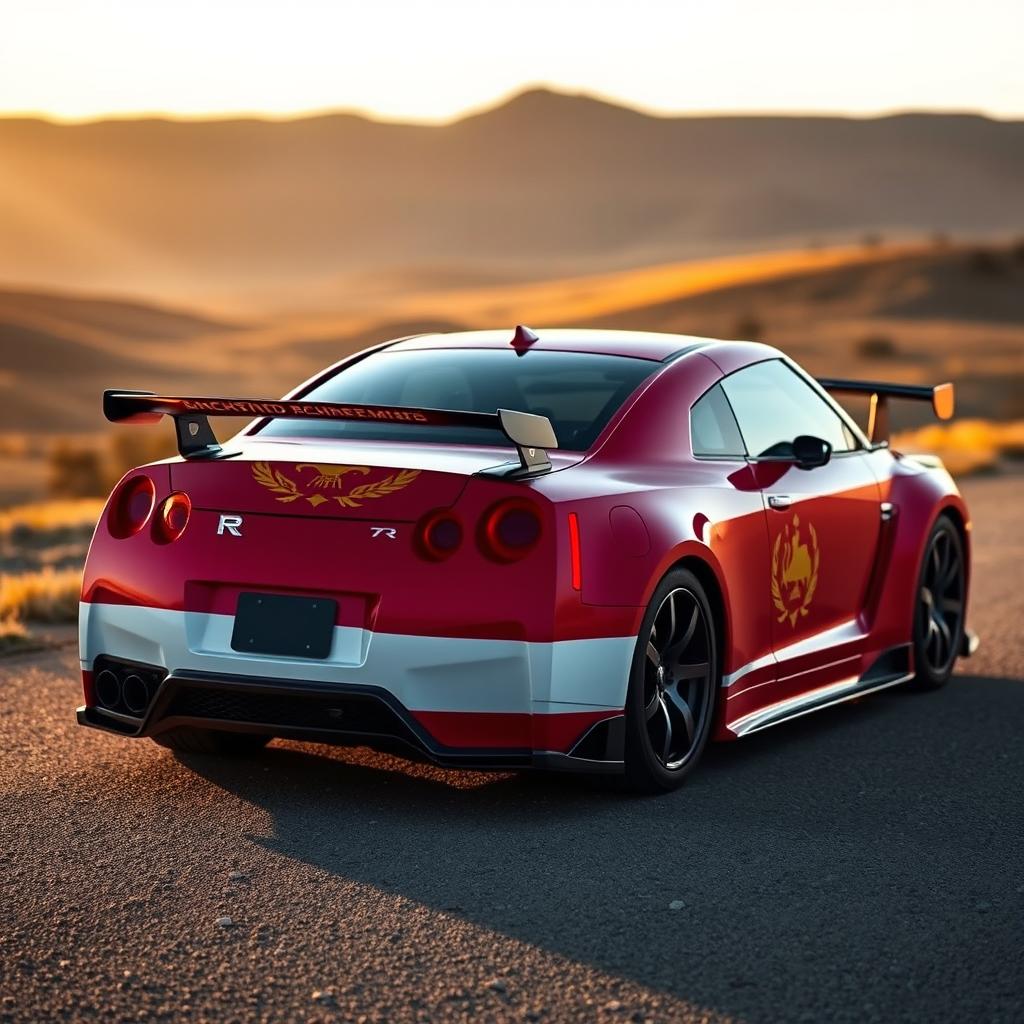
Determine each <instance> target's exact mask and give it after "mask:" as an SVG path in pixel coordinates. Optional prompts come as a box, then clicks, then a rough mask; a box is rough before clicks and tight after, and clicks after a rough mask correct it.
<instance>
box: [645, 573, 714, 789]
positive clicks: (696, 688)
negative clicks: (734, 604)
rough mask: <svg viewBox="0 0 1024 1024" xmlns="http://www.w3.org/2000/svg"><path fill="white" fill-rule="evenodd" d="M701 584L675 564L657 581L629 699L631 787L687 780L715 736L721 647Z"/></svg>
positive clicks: (669, 785)
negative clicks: (712, 721)
mask: <svg viewBox="0 0 1024 1024" xmlns="http://www.w3.org/2000/svg"><path fill="white" fill-rule="evenodd" d="M714 626H715V624H714V619H713V617H712V612H711V605H710V604H709V602H708V599H707V595H706V594H705V593H704V588H703V587H702V586H701V584H700V581H699V580H698V579H697V577H696V576H694V575H693V573H691V572H689V571H688V570H686V569H674V570H672V572H670V573H669V574H668V575H667V576H666V577H665V578H664V579H663V580H662V581H661V583H659V584H658V587H657V589H656V590H655V591H654V596H653V597H652V598H651V603H650V605H649V607H648V609H647V614H646V615H645V616H644V620H643V624H642V625H641V627H640V633H639V635H638V637H637V646H636V651H635V653H634V655H633V664H632V668H631V671H630V680H629V690H628V693H627V696H626V766H625V767H626V784H627V786H628V788H630V789H632V790H634V791H635V792H640V793H664V792H668V791H669V790H673V789H675V788H676V787H678V786H680V785H682V783H683V782H684V781H685V779H686V778H687V776H688V775H689V774H690V772H691V771H693V769H694V767H695V766H696V764H697V762H698V761H699V760H700V756H701V754H702V753H703V751H704V747H705V746H706V745H707V741H708V736H709V735H710V734H711V720H712V717H713V715H714V709H715V694H716V692H717V686H718V650H717V643H716V640H715V628H714Z"/></svg>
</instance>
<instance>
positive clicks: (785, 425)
mask: <svg viewBox="0 0 1024 1024" xmlns="http://www.w3.org/2000/svg"><path fill="white" fill-rule="evenodd" d="M722 388H723V390H724V391H725V394H726V396H727V397H728V399H729V404H730V405H731V406H732V409H733V411H734V412H735V413H736V419H737V420H738V421H739V425H740V431H741V432H742V434H743V440H744V441H745V442H746V445H747V450H748V451H749V452H750V454H751V455H752V456H755V457H756V456H770V455H781V456H785V455H788V454H789V453H790V452H791V451H792V443H793V439H794V438H795V437H797V436H799V435H800V434H813V435H814V436H815V437H820V438H822V439H824V440H825V441H828V442H829V443H830V444H831V445H832V450H833V451H836V452H848V451H853V450H854V449H856V448H857V442H856V439H855V438H854V437H853V435H852V434H851V433H850V431H849V430H848V429H847V428H846V425H845V424H844V423H843V421H842V420H841V419H840V418H839V416H837V415H836V413H835V410H833V409H832V408H831V407H830V406H829V405H828V404H827V403H826V402H825V401H824V400H823V399H822V397H821V395H819V394H818V393H817V391H815V390H814V389H813V388H812V387H811V386H810V385H809V384H807V382H806V381H804V380H801V378H800V377H799V376H798V375H797V374H796V373H794V372H793V371H792V370H791V369H790V368H789V367H788V366H787V365H786V364H785V363H783V362H782V361H780V360H778V359H770V360H768V361H767V362H764V363H756V364H755V365H754V366H748V367H746V368H745V369H742V370H737V371H736V373H734V374H732V375H730V376H729V377H726V378H725V380H723V381H722Z"/></svg>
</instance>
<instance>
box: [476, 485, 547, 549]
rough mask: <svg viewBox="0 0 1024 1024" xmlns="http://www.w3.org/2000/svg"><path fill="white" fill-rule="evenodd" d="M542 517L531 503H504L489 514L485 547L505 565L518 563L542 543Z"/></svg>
mask: <svg viewBox="0 0 1024 1024" xmlns="http://www.w3.org/2000/svg"><path fill="white" fill-rule="evenodd" d="M540 533H541V524H540V516H539V515H538V514H537V510H536V508H535V507H534V506H533V505H531V504H530V503H529V502H528V501H519V500H515V499H513V500H511V501H503V502H501V504H499V505H495V506H494V508H492V509H491V510H490V512H488V513H487V516H486V517H485V518H484V525H483V544H484V549H485V550H486V551H487V553H488V554H490V555H491V556H493V557H494V558H497V559H498V560H499V561H501V562H514V561H515V560H516V559H517V558H522V557H523V556H524V555H526V554H528V553H529V552H530V551H531V550H532V549H533V547H534V545H536V543H537V541H539V540H540Z"/></svg>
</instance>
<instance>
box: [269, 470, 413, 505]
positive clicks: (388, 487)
mask: <svg viewBox="0 0 1024 1024" xmlns="http://www.w3.org/2000/svg"><path fill="white" fill-rule="evenodd" d="M308 470H312V471H313V474H312V475H311V474H310V473H309V472H308ZM295 473H296V475H297V476H298V477H299V480H298V482H297V481H296V480H294V479H292V477H290V476H286V475H285V474H284V473H282V472H281V470H279V469H277V468H276V467H275V466H272V465H271V464H270V463H269V462H254V463H253V464H252V475H253V479H254V480H255V481H256V483H258V484H259V485H260V486H261V487H265V488H266V489H267V490H268V491H270V492H271V494H274V495H275V496H276V498H277V500H278V501H280V502H282V503H284V504H288V503H289V502H292V501H298V500H299V499H300V498H304V499H305V500H306V501H308V502H309V504H310V505H312V506H313V508H318V507H319V506H320V505H324V504H328V503H330V502H332V501H336V502H337V503H338V504H339V505H341V507H342V508H359V507H360V506H361V505H362V504H363V502H365V501H371V500H373V499H374V498H383V497H385V495H388V494H394V493H395V491H400V490H402V489H403V488H404V487H408V486H409V484H411V483H412V482H413V480H415V479H416V477H418V476H419V475H420V471H419V470H418V469H402V470H399V471H398V472H396V473H391V474H389V475H388V476H385V477H382V478H381V479H380V480H372V481H369V482H367V483H361V484H355V485H354V486H352V487H349V486H348V482H347V481H345V480H342V477H343V476H345V475H346V474H348V473H357V474H358V475H359V476H368V475H369V474H370V473H371V469H370V467H369V466H333V465H327V464H321V463H311V462H303V463H300V464H299V465H297V466H296V467H295ZM303 473H305V479H302V474H303ZM346 487H347V488H348V489H347V490H345V488H346ZM324 492H326V493H324ZM338 492H342V493H338Z"/></svg>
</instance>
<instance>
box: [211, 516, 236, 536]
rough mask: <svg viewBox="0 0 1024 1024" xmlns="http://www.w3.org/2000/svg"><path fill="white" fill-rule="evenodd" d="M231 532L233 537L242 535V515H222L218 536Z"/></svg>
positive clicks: (218, 525) (218, 526)
mask: <svg viewBox="0 0 1024 1024" xmlns="http://www.w3.org/2000/svg"><path fill="white" fill-rule="evenodd" d="M225 533H230V534H231V536H232V537H241V536H242V517H241V516H226V515H222V516H221V517H220V521H219V522H218V523H217V536H218V537H222V536H223V535H224V534H225Z"/></svg>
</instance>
